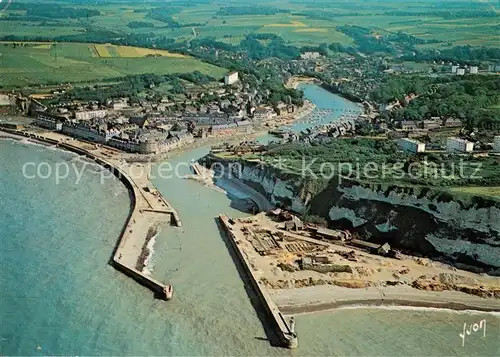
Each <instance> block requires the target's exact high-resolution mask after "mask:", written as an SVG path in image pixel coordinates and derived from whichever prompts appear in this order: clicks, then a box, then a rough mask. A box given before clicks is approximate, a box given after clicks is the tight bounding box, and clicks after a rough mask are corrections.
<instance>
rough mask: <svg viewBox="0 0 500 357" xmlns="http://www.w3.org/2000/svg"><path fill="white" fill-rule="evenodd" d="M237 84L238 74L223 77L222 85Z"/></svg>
mask: <svg viewBox="0 0 500 357" xmlns="http://www.w3.org/2000/svg"><path fill="white" fill-rule="evenodd" d="M236 82H238V72H230V73H228V74H226V75H225V76H224V84H226V85H227V86H230V85H231V84H234V83H236Z"/></svg>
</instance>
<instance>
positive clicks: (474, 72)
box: [469, 66, 478, 74]
mask: <svg viewBox="0 0 500 357" xmlns="http://www.w3.org/2000/svg"><path fill="white" fill-rule="evenodd" d="M477 72H478V68H477V66H471V68H470V69H469V73H470V74H477Z"/></svg>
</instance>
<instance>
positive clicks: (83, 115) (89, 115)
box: [75, 110, 107, 120]
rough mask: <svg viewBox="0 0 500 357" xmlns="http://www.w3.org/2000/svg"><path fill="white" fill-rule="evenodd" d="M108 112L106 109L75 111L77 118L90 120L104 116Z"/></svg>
mask: <svg viewBox="0 0 500 357" xmlns="http://www.w3.org/2000/svg"><path fill="white" fill-rule="evenodd" d="M106 114H107V113H106V111H105V110H87V111H83V112H75V119H78V120H90V119H95V118H104V117H105V116H106Z"/></svg>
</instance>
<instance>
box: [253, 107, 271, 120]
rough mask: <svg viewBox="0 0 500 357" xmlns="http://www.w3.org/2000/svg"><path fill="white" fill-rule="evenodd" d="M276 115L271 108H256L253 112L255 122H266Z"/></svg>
mask: <svg viewBox="0 0 500 357" xmlns="http://www.w3.org/2000/svg"><path fill="white" fill-rule="evenodd" d="M274 115H276V113H275V112H274V110H273V109H271V108H257V109H255V111H254V112H253V117H254V119H255V120H268V119H271V118H272V117H273V116H274Z"/></svg>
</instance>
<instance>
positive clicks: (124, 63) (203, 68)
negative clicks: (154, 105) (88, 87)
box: [0, 42, 226, 87]
mask: <svg viewBox="0 0 500 357" xmlns="http://www.w3.org/2000/svg"><path fill="white" fill-rule="evenodd" d="M93 47H94V45H91V44H85V43H57V45H55V46H54V45H52V44H36V43H25V45H24V46H18V47H15V48H14V47H13V45H12V43H8V42H3V43H0V85H2V86H4V87H11V86H25V85H31V84H51V83H68V82H69V83H71V82H82V81H96V80H102V79H106V78H113V77H122V76H126V75H128V74H142V73H155V74H169V73H187V72H193V71H196V70H198V71H200V72H202V73H205V74H209V75H211V76H213V77H215V78H221V77H222V76H223V75H224V73H225V72H226V70H225V69H223V68H220V67H216V66H213V65H210V64H208V63H204V62H201V61H199V60H197V59H194V58H190V57H185V58H181V57H179V58H177V57H170V56H161V57H141V54H148V53H149V52H152V51H151V50H147V49H144V52H141V50H142V49H139V48H136V47H124V46H120V47H119V48H118V47H115V46H107V47H104V48H109V49H111V51H109V50H108V53H110V55H111V57H103V58H100V57H97V56H96V54H95V51H93V50H92V48H93ZM111 52H112V53H111ZM120 53H121V54H124V55H125V56H127V57H121V56H120ZM130 53H131V55H129V54H130ZM165 53H166V51H165ZM133 54H135V57H131V56H133Z"/></svg>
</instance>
